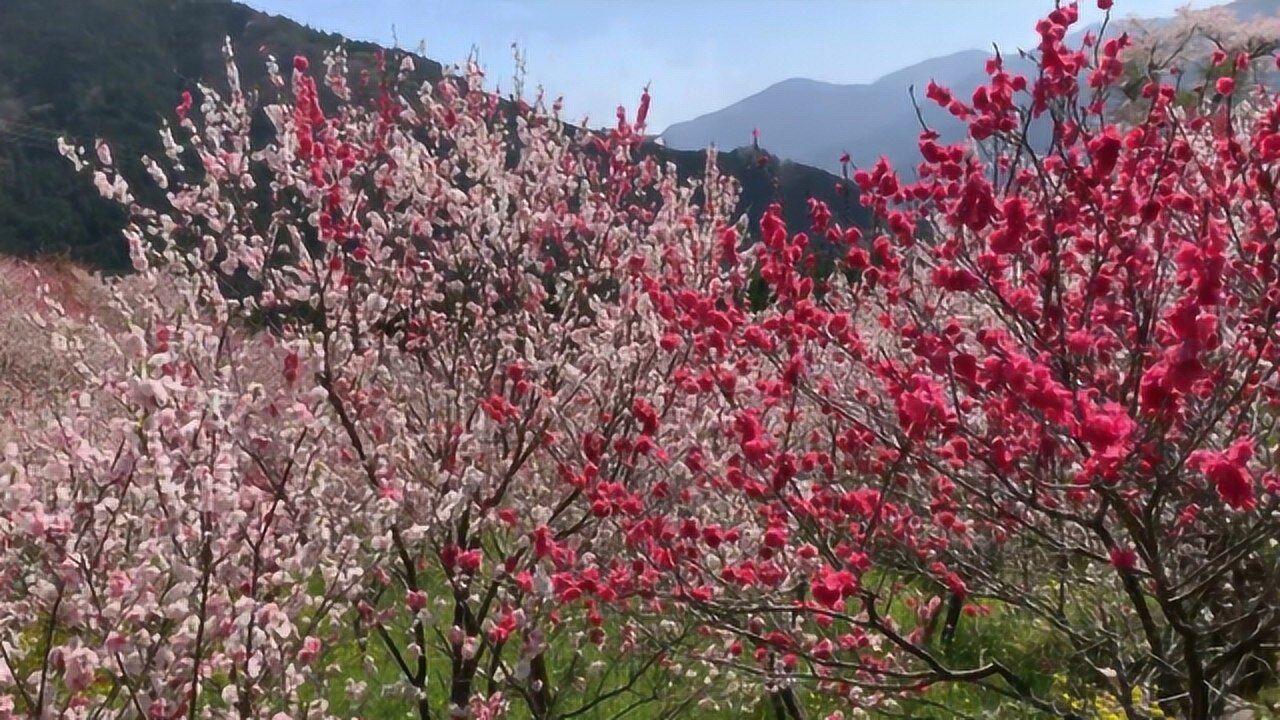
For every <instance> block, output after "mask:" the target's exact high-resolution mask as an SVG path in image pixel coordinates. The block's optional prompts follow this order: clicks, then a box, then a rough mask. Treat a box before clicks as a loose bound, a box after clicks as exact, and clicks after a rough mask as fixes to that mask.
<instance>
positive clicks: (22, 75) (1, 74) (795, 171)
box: [0, 0, 866, 270]
mask: <svg viewBox="0 0 1280 720" xmlns="http://www.w3.org/2000/svg"><path fill="white" fill-rule="evenodd" d="M225 38H230V39H231V42H232V45H233V47H234V48H235V49H236V52H237V55H238V58H239V65H240V70H241V75H242V80H243V82H244V84H245V85H246V87H253V86H255V85H260V84H261V83H263V82H264V81H265V75H266V73H265V68H264V65H263V62H262V53H263V52H270V53H273V54H275V55H276V56H277V57H278V58H282V59H287V58H289V57H292V56H293V55H295V54H302V55H306V56H308V57H311V58H313V59H319V58H320V57H321V56H322V55H323V54H324V52H325V51H327V50H330V49H332V48H333V47H335V46H336V45H337V44H338V43H339V42H342V38H341V37H340V36H338V35H333V34H329V33H325V32H321V31H318V30H315V29H312V28H309V27H306V26H303V25H300V24H298V23H296V22H293V21H292V20H289V19H287V18H283V17H278V16H272V15H268V14H265V13H262V12H259V11H257V10H254V9H252V8H249V7H247V6H245V5H241V4H239V3H236V2H232V1H231V0H0V253H6V254H11V255H24V256H29V255H40V254H59V255H66V256H70V257H71V258H73V259H76V260H78V261H81V262H85V263H88V264H91V265H94V266H97V267H101V268H104V269H109V270H119V269H122V268H124V267H125V266H126V263H127V257H126V254H125V252H124V248H123V244H122V242H121V240H120V236H119V230H120V228H121V226H122V224H123V221H124V216H123V213H122V211H121V209H120V208H118V207H115V206H114V205H113V204H111V203H108V202H106V201H104V200H102V199H100V198H99V197H98V196H97V194H96V192H95V191H94V190H93V188H92V186H91V183H90V182H89V181H88V180H87V179H86V178H84V177H79V176H76V175H75V174H74V173H73V172H72V170H71V167H70V163H68V162H67V161H66V160H65V159H63V158H62V157H61V156H59V155H58V153H57V150H56V145H55V141H56V139H57V137H59V136H62V135H65V136H66V137H68V138H71V139H73V140H76V141H78V142H80V143H87V142H91V141H92V140H93V139H94V138H95V137H101V138H104V139H106V140H107V141H108V142H109V143H110V144H111V145H112V146H113V147H114V148H116V149H117V151H118V152H117V157H120V158H129V157H132V158H137V157H138V156H140V155H141V154H143V153H148V152H150V153H155V152H158V150H159V147H158V145H159V141H158V138H157V134H156V131H157V130H158V128H159V127H160V123H161V120H162V119H163V118H172V116H173V107H174V105H175V104H176V103H177V100H178V98H179V97H180V95H181V93H182V91H184V90H192V91H194V90H195V89H196V83H197V82H199V81H205V82H207V83H208V84H209V85H211V86H213V87H215V88H218V87H221V86H222V83H223V78H224V71H223V65H222V46H223V42H224V39H225ZM347 49H348V53H349V55H350V58H351V65H352V66H353V68H356V69H358V68H360V67H362V66H363V67H367V66H369V65H371V64H372V62H373V61H372V57H373V53H374V51H375V50H377V49H378V48H377V46H376V45H373V44H371V43H366V42H356V41H347ZM416 65H417V67H418V68H419V71H420V72H421V74H422V76H423V79H426V80H435V79H438V78H439V77H441V75H442V72H443V68H442V67H441V65H440V64H439V63H437V62H434V61H431V60H428V59H425V58H420V59H419V62H417V63H416ZM645 151H646V152H648V153H652V154H653V155H655V156H657V157H659V158H660V159H662V160H665V161H670V162H673V163H675V165H676V166H677V168H678V169H679V171H680V172H681V174H682V175H685V176H688V175H691V174H694V173H698V172H700V171H701V170H702V168H703V166H704V163H705V158H704V154H703V152H701V151H700V150H699V151H681V150H676V149H669V148H664V147H662V146H661V145H660V144H656V143H650V144H649V145H647V146H646V148H645ZM720 157H721V163H720V165H721V169H722V170H723V171H724V172H726V173H729V174H732V175H734V176H736V177H737V178H738V179H739V180H740V181H741V183H742V186H743V198H742V204H741V207H740V208H739V209H740V210H741V211H742V212H746V213H747V214H748V215H750V216H751V218H752V226H753V227H754V226H755V221H756V220H758V219H759V216H760V214H761V213H762V212H763V211H764V209H765V208H766V207H768V205H769V204H770V203H772V202H781V203H782V204H783V207H784V212H785V214H786V216H787V219H788V222H789V223H794V224H795V226H797V227H799V226H801V225H804V224H805V223H806V218H807V214H808V211H807V206H806V201H807V199H808V198H809V197H810V196H811V195H812V196H815V197H819V198H821V199H824V200H826V201H828V204H829V205H831V207H832V209H833V212H834V213H835V215H836V218H837V219H838V220H839V221H841V222H844V223H852V222H857V221H860V220H863V219H865V217H866V214H865V210H864V209H863V208H862V207H861V206H860V205H858V204H857V203H856V201H851V200H850V198H853V197H855V193H854V192H853V190H852V188H851V187H848V184H847V183H845V185H846V187H847V188H848V192H845V193H843V194H841V193H837V192H836V184H837V183H839V182H843V181H841V180H840V179H839V178H837V177H836V176H835V175H832V174H830V173H828V172H825V171H822V170H818V169H815V168H811V167H806V166H803V165H799V164H796V163H794V162H789V161H783V160H779V159H778V158H777V157H775V156H773V155H769V154H765V153H761V152H759V151H755V150H751V149H743V150H739V151H735V152H728V153H722V154H721V156H720ZM123 162H124V161H123V160H122V163H123ZM124 167H125V168H126V170H127V171H130V170H131V174H132V175H133V177H134V178H139V179H140V178H141V177H142V174H143V173H142V171H141V168H140V167H138V166H137V164H136V163H135V164H134V165H133V166H132V168H131V167H130V166H129V165H127V164H125V165H124ZM126 174H130V172H126Z"/></svg>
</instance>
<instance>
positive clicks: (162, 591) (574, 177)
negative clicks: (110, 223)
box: [0, 48, 735, 718]
mask: <svg viewBox="0 0 1280 720" xmlns="http://www.w3.org/2000/svg"><path fill="white" fill-rule="evenodd" d="M377 63H378V64H377V65H376V66H375V67H373V68H371V69H370V70H369V71H364V72H361V73H353V72H349V70H348V67H347V57H346V54H345V51H344V50H343V49H341V48H340V49H339V50H337V51H335V52H334V53H333V54H331V55H330V56H329V57H327V58H326V59H325V69H324V70H323V72H322V73H321V75H322V82H317V79H316V78H317V75H316V74H314V73H313V69H312V67H311V66H310V63H309V62H308V61H307V60H306V59H305V58H301V57H299V58H296V59H295V60H294V61H293V65H292V70H291V72H292V76H291V78H289V79H286V78H285V77H284V76H282V75H281V74H280V73H279V71H278V70H277V69H276V67H275V64H274V61H273V60H272V61H270V68H271V71H272V72H271V79H272V84H273V85H274V89H275V90H276V91H277V92H278V94H279V98H278V99H276V100H273V101H264V100H262V99H261V97H260V96H259V94H257V93H250V92H248V91H246V90H244V89H243V88H241V87H240V84H239V81H238V73H237V68H236V65H235V62H234V60H233V58H232V56H231V50H230V48H228V49H227V76H228V84H227V86H226V88H225V89H224V90H223V91H222V92H218V91H216V90H214V89H213V88H212V87H201V88H200V91H199V93H198V95H199V99H198V100H197V98H196V97H195V96H193V95H191V94H185V95H184V96H183V98H182V101H181V102H180V104H179V105H178V107H177V109H176V114H177V117H178V119H179V122H178V124H177V125H176V126H175V127H166V128H165V129H164V131H163V133H162V135H163V138H164V141H165V143H164V145H165V148H166V149H165V157H163V158H143V162H144V164H145V165H146V168H147V170H148V174H149V175H150V177H151V181H152V182H153V183H154V186H155V187H154V188H153V189H151V190H148V191H145V192H141V191H140V192H138V193H135V191H134V189H132V188H131V187H129V185H128V183H127V182H126V181H125V180H124V179H123V177H122V176H121V175H120V173H119V172H118V171H117V164H116V161H115V159H114V158H113V157H112V155H111V152H110V149H109V147H108V145H106V144H105V143H99V144H98V145H97V146H96V148H95V150H94V151H92V152H91V151H86V150H85V149H83V148H79V147H75V146H74V145H72V144H70V143H67V144H65V147H64V151H65V152H66V154H67V155H68V156H69V157H70V158H71V160H72V161H73V162H74V163H76V164H77V166H78V167H81V168H84V169H85V170H86V172H92V174H93V177H94V182H95V184H96V185H97V186H98V188H99V190H100V191H101V192H102V194H103V195H104V196H106V197H109V198H114V199H115V200H117V201H119V202H121V203H122V204H123V205H125V206H126V207H127V208H128V209H129V210H130V216H131V220H130V223H129V225H128V227H127V228H126V230H125V237H126V239H127V240H128V242H129V244H130V252H131V257H132V258H133V262H134V269H135V274H134V276H132V277H131V278H128V279H127V280H122V281H117V282H116V283H114V285H113V287H114V289H115V290H116V302H115V306H116V310H117V315H118V318H117V321H116V322H114V323H108V322H106V321H101V320H95V321H92V322H91V329H92V332H91V335H90V338H89V339H87V340H83V339H82V340H79V341H77V342H76V343H72V345H71V346H70V347H69V348H68V352H69V353H72V354H73V355H75V356H77V357H81V356H83V358H82V359H83V362H81V363H80V364H79V371H80V372H81V374H82V377H83V380H84V390H83V391H82V392H80V393H77V395H76V397H75V398H74V401H73V403H72V404H71V406H70V407H69V408H68V409H67V410H66V412H65V413H64V414H63V415H62V416H61V417H59V418H57V420H56V421H55V422H54V423H52V424H51V425H50V426H49V427H47V428H31V429H28V430H27V431H26V432H25V433H24V435H23V437H22V438H21V440H20V442H15V443H12V444H10V446H9V447H8V448H7V449H6V451H5V452H6V456H5V464H4V465H3V466H2V468H0V480H3V482H4V483H5V486H4V489H5V493H4V494H5V500H4V503H3V512H2V513H0V523H3V527H4V530H5V532H4V538H5V540H4V542H5V552H4V554H3V561H2V562H3V564H2V565H0V573H2V574H3V577H4V579H5V583H4V586H5V590H4V591H3V592H2V593H0V633H3V636H2V637H0V648H2V649H3V650H4V651H5V652H4V655H3V656H0V660H3V663H0V703H2V704H3V705H2V706H0V707H3V711H2V712H0V715H5V716H9V715H15V714H26V715H29V716H32V717H36V716H39V717H53V716H64V715H66V716H76V717H97V716H102V715H103V714H125V715H131V714H137V715H139V716H146V717H157V718H176V717H183V716H186V717H197V716H199V717H212V716H217V717H226V716H235V717H259V716H275V717H283V716H288V717H303V716H305V717H313V716H315V717H321V716H334V713H335V710H334V708H333V706H332V703H333V702H334V701H335V700H336V699H338V698H344V701H346V698H347V697H348V696H357V695H359V694H360V693H361V692H368V691H369V689H368V688H367V683H365V682H358V681H356V680H355V679H354V678H352V677H350V670H351V668H350V667H344V665H343V663H342V662H340V661H339V658H340V657H342V656H345V655H347V654H350V652H352V650H351V648H356V650H355V652H356V653H357V654H358V655H359V656H361V657H363V658H365V662H368V663H371V666H372V670H373V671H374V672H375V675H376V674H377V672H378V670H379V668H389V669H390V671H391V673H392V674H393V675H394V676H396V677H397V678H398V680H397V681H396V682H395V683H394V684H393V687H390V688H378V689H377V690H379V691H380V692H383V693H392V694H398V696H399V697H403V699H404V701H405V702H406V704H407V706H408V707H411V708H414V712H416V713H417V714H418V715H419V716H420V717H422V718H433V717H444V716H472V717H478V718H488V717H496V716H498V715H501V714H503V713H505V711H506V710H507V709H508V707H510V705H511V704H512V703H519V704H522V705H523V706H524V708H525V709H526V711H527V714H528V715H531V716H532V717H537V718H552V717H556V718H569V717H592V716H596V715H594V714H593V713H597V714H598V713H600V712H604V708H606V707H614V708H615V710H614V711H618V710H617V708H628V707H635V706H639V705H642V704H646V703H661V704H663V706H664V707H667V708H668V711H670V708H677V707H680V706H682V705H684V704H687V703H691V702H694V701H695V700H697V699H699V698H700V697H701V696H703V695H704V694H703V693H697V694H695V692H696V691H697V690H698V688H696V687H690V688H688V689H687V690H676V691H672V690H671V689H670V688H666V689H660V688H663V684H662V683H661V682H658V681H655V680H654V678H655V677H659V678H660V677H663V676H664V674H665V673H672V672H677V671H679V670H680V660H679V658H678V655H676V654H675V653H673V652H672V651H671V649H672V648H673V647H674V646H676V645H678V644H679V643H680V642H681V641H682V638H683V637H684V636H685V635H686V633H687V630H688V628H687V627H686V626H687V623H685V622H683V621H682V619H681V618H680V617H678V616H671V615H666V614H663V607H662V606H661V604H658V603H657V601H656V599H655V598H653V597H652V596H651V595H650V594H649V593H648V592H647V590H646V588H647V585H649V584H651V581H650V580H649V575H648V573H649V572H650V571H648V570H647V569H646V568H645V567H644V564H643V563H638V562H635V563H633V562H628V561H626V560H624V559H623V556H622V553H621V551H622V549H623V547H624V546H625V542H626V541H625V538H623V537H620V536H619V535H617V534H616V533H614V532H612V529H613V528H614V527H615V524H614V523H613V522H612V521H611V520H610V518H612V517H614V516H618V515H626V514H639V513H640V512H641V511H642V510H643V508H644V506H645V501H644V499H645V498H650V497H655V496H662V495H664V494H675V493H676V492H677V487H676V485H674V484H673V483H671V482H669V481H668V480H665V479H664V478H665V477H666V476H668V475H669V474H670V470H669V467H668V465H669V463H668V460H669V457H668V455H667V454H666V452H665V450H664V449H663V448H664V447H665V446H666V445H667V444H668V441H667V437H668V436H670V437H679V436H680V435H681V434H682V433H683V432H684V431H685V430H684V427H685V426H684V425H683V424H682V423H663V422H662V421H661V419H662V416H663V413H664V398H665V397H666V396H668V395H669V394H670V387H671V383H672V382H673V378H674V375H675V371H676V367H677V366H676V364H675V363H673V362H671V360H670V359H669V358H668V357H667V355H666V351H665V350H664V349H663V347H662V346H661V338H660V333H659V332H658V330H659V327H660V325H661V324H662V321H661V314H662V308H660V307H656V306H655V305H654V303H653V301H652V297H653V293H656V292H661V291H663V290H664V288H666V287H667V286H669V285H670V284H672V283H676V282H679V283H681V284H682V286H683V285H688V286H701V285H702V284H703V283H704V281H709V280H710V279H711V278H710V276H711V275H712V274H714V273H713V272H712V270H713V269H712V268H710V267H709V266H708V268H709V269H708V270H707V271H706V272H705V273H703V274H697V273H695V272H692V271H688V270H686V271H685V274H683V275H679V276H675V275H671V274H669V272H668V271H667V270H666V269H667V268H670V267H674V266H683V267H686V268H693V267H699V266H701V265H702V263H701V261H700V260H699V258H700V256H701V255H703V254H708V253H710V252H711V248H712V247H713V246H714V243H715V242H716V234H715V229H716V228H718V227H720V226H722V225H723V224H724V223H725V222H726V218H725V212H726V211H725V210H724V209H723V208H726V207H730V208H731V207H732V206H733V193H734V192H735V188H734V184H733V183H732V182H731V181H729V180H727V179H723V178H720V177H719V176H718V175H717V174H716V172H715V166H714V162H711V163H709V165H708V173H707V177H706V179H705V182H704V183H703V184H701V185H682V184H680V183H678V182H677V181H676V178H675V175H674V170H672V169H671V168H667V167H663V166H661V165H659V164H658V163H657V162H656V161H655V160H653V159H652V158H641V157H640V155H639V153H638V152H637V149H638V147H639V145H640V142H641V139H642V137H643V129H644V122H645V115H646V113H647V109H648V102H649V100H648V96H647V94H646V95H645V96H644V97H643V98H642V100H641V103H640V106H639V109H638V112H637V114H636V116H635V118H634V121H629V120H628V117H627V115H626V114H625V113H624V112H623V110H622V109H621V108H619V114H618V123H617V126H616V128H614V129H613V130H611V131H609V132H605V133H583V132H581V131H577V130H574V129H572V128H567V127H566V126H565V125H564V124H563V123H562V122H561V121H560V120H559V118H558V112H559V106H558V103H557V104H555V105H553V106H552V107H551V108H547V107H544V105H543V103H542V101H541V99H539V100H537V101H535V102H534V103H533V104H532V105H530V104H526V103H525V102H524V101H523V100H520V99H519V98H515V99H513V100H510V101H505V100H500V99H499V98H498V97H496V96H494V95H492V94H490V93H487V92H485V91H484V89H483V87H482V81H483V76H482V74H481V73H480V71H479V70H478V69H477V68H475V67H474V66H472V67H468V68H467V70H466V72H465V73H464V74H463V75H461V76H456V77H455V76H449V77H446V78H445V79H443V80H441V81H440V82H437V83H434V84H422V83H420V82H418V81H416V80H414V75H413V58H412V57H411V56H405V57H403V58H402V59H401V60H400V61H399V64H398V65H395V64H393V66H392V67H390V68H387V67H386V66H385V65H384V64H383V63H384V59H383V57H382V56H381V55H379V56H378V60H377ZM157 192H158V193H159V196H160V198H161V199H160V200H159V201H152V200H148V199H147V198H148V197H151V196H153V195H155V194H156V193H157ZM48 305H49V312H48V315H49V316H50V318H51V320H50V321H51V322H55V324H59V325H60V324H64V322H62V321H59V317H60V316H61V315H62V313H60V312H59V308H58V307H57V306H56V303H54V302H53V300H52V299H50V301H49V303H48ZM104 349H106V350H107V352H105V353H103V350H104ZM90 351H93V352H90ZM95 353H101V354H95ZM553 650H554V651H555V652H554V653H553V652H552V651H553ZM384 676H385V674H383V675H379V677H384ZM609 704H612V705H609Z"/></svg>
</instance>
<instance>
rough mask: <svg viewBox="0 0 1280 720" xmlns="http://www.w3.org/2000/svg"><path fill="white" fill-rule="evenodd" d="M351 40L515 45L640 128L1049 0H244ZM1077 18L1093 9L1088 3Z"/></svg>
mask: <svg viewBox="0 0 1280 720" xmlns="http://www.w3.org/2000/svg"><path fill="white" fill-rule="evenodd" d="M1220 1H1221V0H1191V1H1190V2H1189V1H1188V0H1116V2H1115V8H1114V9H1113V10H1112V13H1113V14H1119V15H1129V14H1134V15H1138V16H1141V17H1164V16H1169V15H1172V14H1173V13H1174V11H1175V10H1176V9H1177V8H1179V7H1182V6H1185V5H1188V4H1190V5H1192V6H1195V7H1204V6H1206V5H1213V4H1217V2H1220ZM247 2H248V4H249V5H251V6H253V7H256V8H258V9H260V10H264V11H266V12H270V13H274V14H279V15H285V16H287V17H290V18H293V19H295V20H298V21H300V22H303V23H306V24H308V25H311V26H312V27H316V28H319V29H322V30H326V31H329V32H337V33H341V34H343V35H345V36H347V37H350V38H355V39H360V40H372V41H375V42H379V43H383V44H393V43H394V44H398V45H399V46H400V47H402V48H406V49H409V50H417V49H422V48H420V44H422V43H425V54H426V55H427V56H428V57H430V58H432V59H434V60H439V61H441V62H444V63H457V62H460V61H462V60H464V59H465V58H466V57H467V55H468V53H470V52H471V51H472V49H473V48H476V49H478V51H479V57H480V60H481V63H482V64H483V65H484V66H485V68H486V71H487V75H488V77H489V79H490V80H491V81H492V82H494V83H495V84H496V85H497V86H499V87H501V88H502V89H503V90H509V89H510V87H511V82H510V78H511V77H512V74H513V68H514V63H513V60H512V51H511V46H512V44H513V43H516V44H517V45H518V46H519V47H520V48H521V50H522V52H523V53H524V55H525V57H526V62H525V66H526V81H525V85H526V88H528V89H530V90H531V89H532V88H534V87H536V86H538V85H541V86H543V87H544V88H545V89H546V92H547V95H548V96H549V97H552V98H554V97H556V96H558V95H562V96H564V98H565V109H566V112H567V114H568V116H569V117H570V118H571V119H575V120H577V119H581V118H582V117H583V116H589V117H590V119H591V124H592V125H593V126H594V125H603V124H608V123H611V122H612V121H613V116H614V112H615V108H616V107H617V106H618V105H619V104H624V105H626V106H627V107H628V108H629V109H630V108H634V106H635V104H636V102H637V100H638V98H639V95H640V92H641V89H642V88H643V87H644V86H645V85H646V84H649V85H650V86H651V93H652V96H653V100H652V109H651V110H650V115H649V117H650V121H649V128H650V131H651V132H659V131H661V130H662V129H663V128H665V127H666V126H667V125H669V124H671V123H674V122H679V121H682V120H689V119H691V118H694V117H697V116H699V115H702V114H704V113H708V112H711V111H714V110H718V109H720V108H722V107H725V106H727V105H730V104H732V103H734V102H736V101H738V100H740V99H742V98H744V97H747V96H749V95H752V94H754V93H756V92H758V91H760V90H763V89H764V88H766V87H768V86H769V85H772V84H773V83H775V82H778V81H780V80H785V79H787V78H791V77H807V78H811V79H814V80H824V81H827V82H836V83H861V82H870V81H872V80H875V79H876V78H878V77H880V76H882V75H884V74H886V73H889V72H892V71H893V70H897V69H899V68H902V67H905V66H907V65H911V64H913V63H915V62H918V61H921V60H925V59H928V58H931V57H937V56H940V55H945V54H949V53H952V52H958V51H960V50H968V49H974V48H979V49H986V48H990V47H991V44H992V43H993V42H995V43H998V44H999V45H1000V47H1001V49H1002V50H1008V49H1013V48H1016V47H1031V46H1033V45H1034V44H1035V33H1034V30H1033V27H1034V25H1035V21H1036V19H1037V18H1039V17H1040V16H1042V15H1043V14H1044V13H1045V12H1046V11H1047V10H1050V9H1052V0H247ZM1080 5H1081V21H1082V23H1089V22H1093V21H1095V20H1100V19H1101V18H1102V13H1101V12H1100V11H1098V10H1097V8H1096V6H1095V3H1094V2H1093V1H1092V0H1083V1H1082V2H1081V3H1080Z"/></svg>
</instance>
